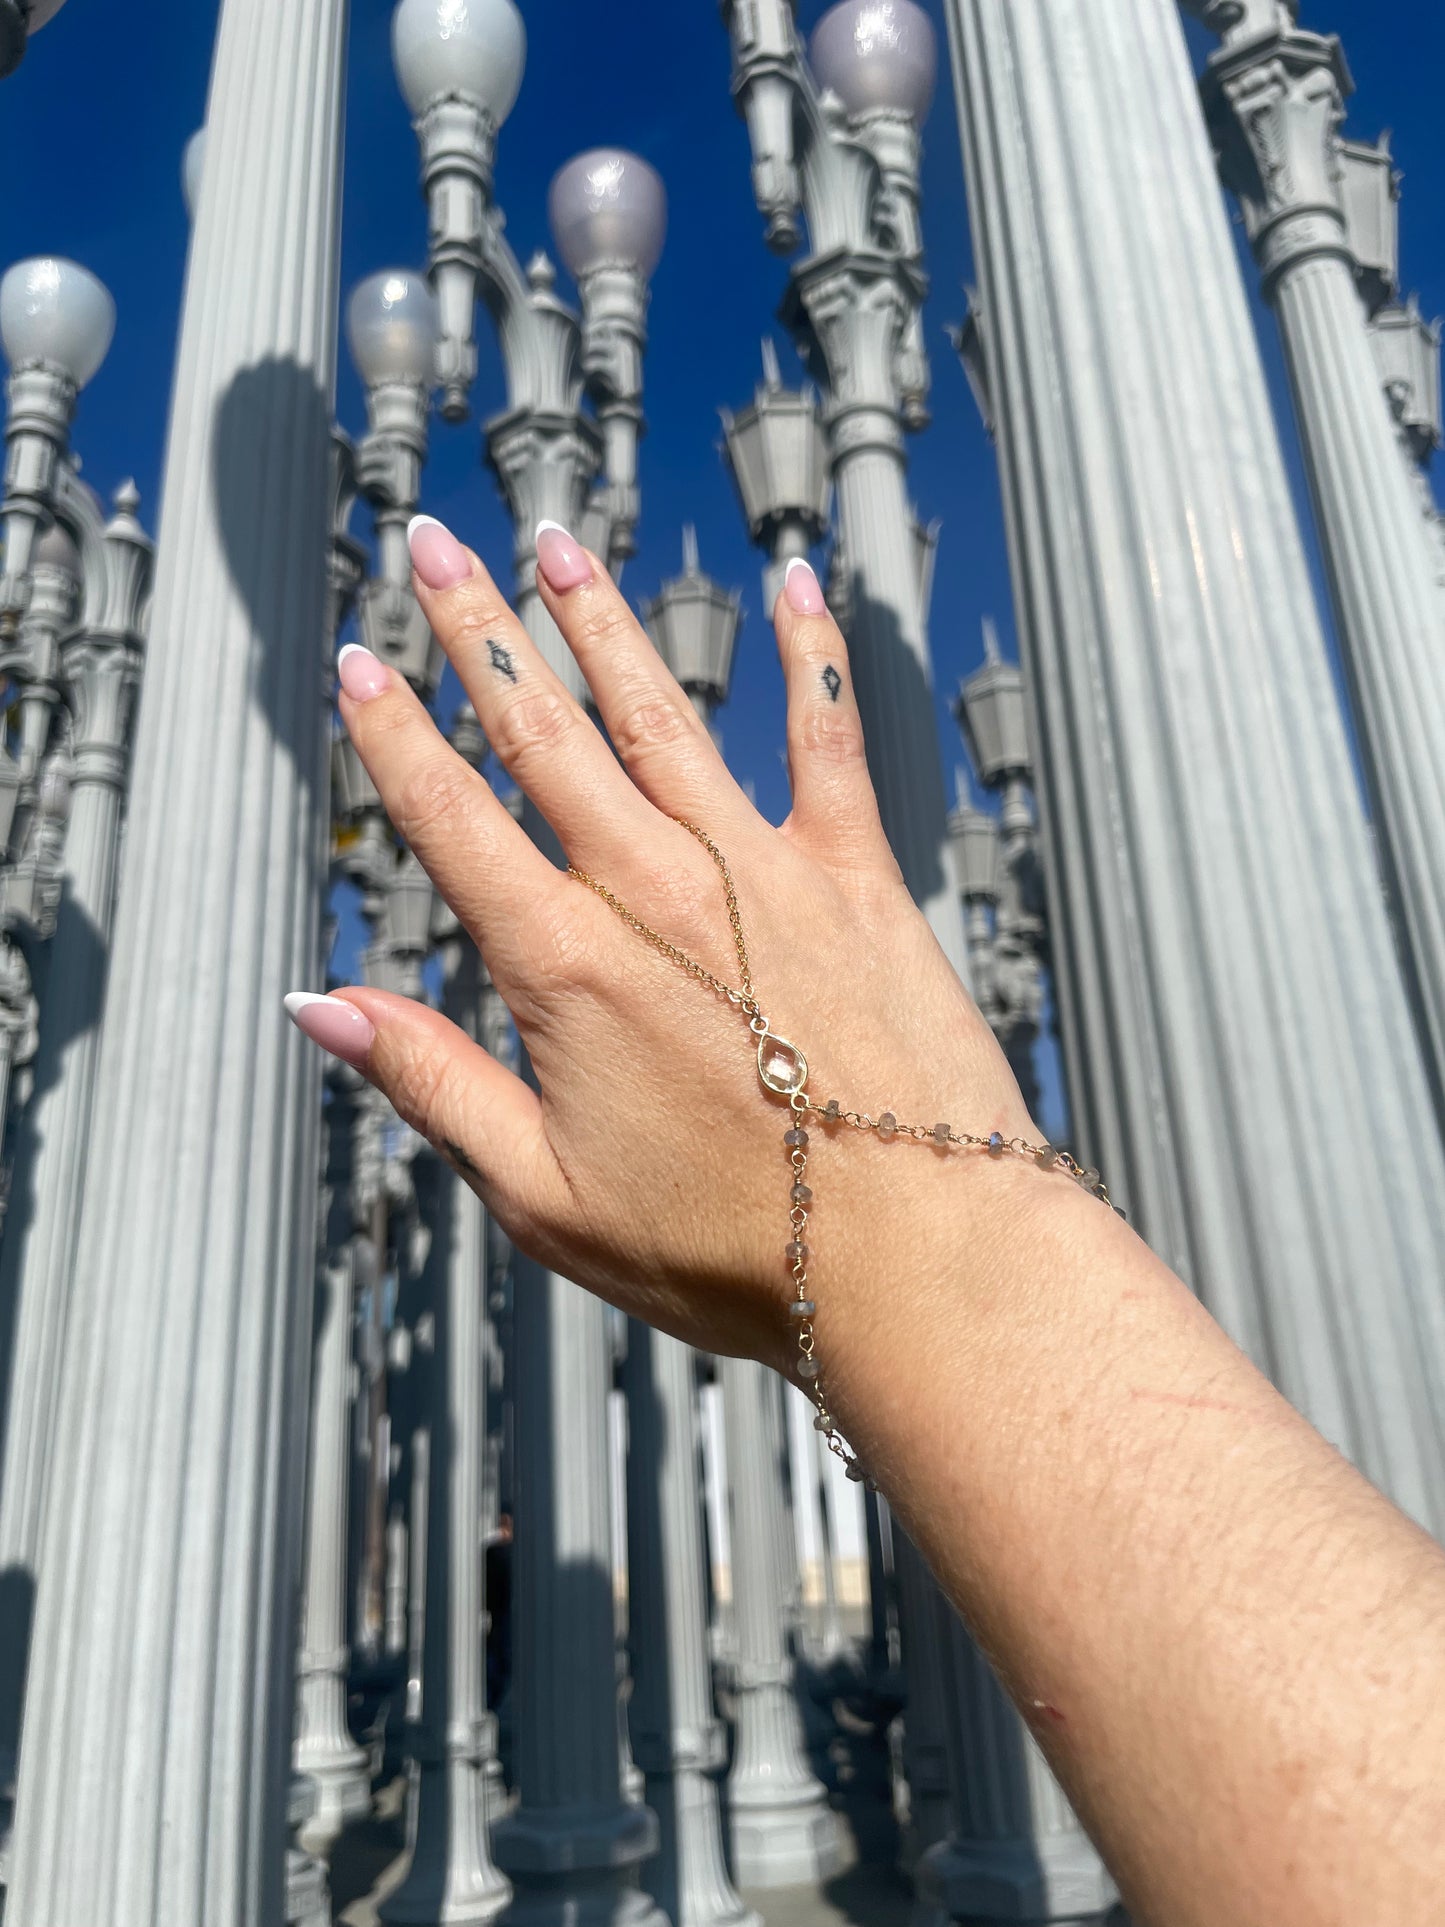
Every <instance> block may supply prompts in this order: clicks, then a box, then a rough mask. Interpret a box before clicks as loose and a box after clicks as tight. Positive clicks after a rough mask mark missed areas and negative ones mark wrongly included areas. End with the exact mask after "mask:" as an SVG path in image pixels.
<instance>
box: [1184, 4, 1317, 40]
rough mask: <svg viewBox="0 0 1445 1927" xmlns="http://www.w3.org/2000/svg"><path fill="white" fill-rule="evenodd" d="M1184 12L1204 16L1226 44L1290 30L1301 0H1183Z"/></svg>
mask: <svg viewBox="0 0 1445 1927" xmlns="http://www.w3.org/2000/svg"><path fill="white" fill-rule="evenodd" d="M1180 4H1181V6H1182V7H1183V9H1184V11H1185V13H1192V14H1193V15H1194V17H1195V19H1196V20H1202V21H1203V23H1204V25H1205V26H1206V27H1208V29H1209V30H1210V32H1211V33H1217V34H1218V35H1219V36H1220V37H1221V38H1222V40H1223V41H1224V44H1225V46H1226V47H1235V46H1240V45H1242V44H1243V43H1244V42H1245V41H1248V40H1260V39H1263V38H1265V37H1266V36H1268V35H1270V34H1275V33H1288V32H1289V31H1290V29H1291V28H1292V27H1293V26H1294V24H1295V21H1296V19H1297V18H1298V17H1299V0H1180Z"/></svg>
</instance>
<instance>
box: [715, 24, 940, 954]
mask: <svg viewBox="0 0 1445 1927" xmlns="http://www.w3.org/2000/svg"><path fill="white" fill-rule="evenodd" d="M723 16H724V20H725V22H726V25H727V29H728V32H729V35H730V37H731V41H732V49H733V96H734V99H735V100H736V102H737V104H738V107H739V109H740V111H741V112H742V114H743V115H744V117H745V118H746V120H747V124H748V133H749V136H750V140H751V144H752V151H753V191H754V195H755V197H756V199H757V202H758V206H759V209H760V211H761V213H762V214H763V216H764V218H765V220H766V222H767V236H768V242H769V245H770V246H772V247H773V248H775V249H777V250H778V251H779V252H782V253H791V252H792V251H793V250H794V248H796V247H797V246H798V244H799V242H800V240H801V237H802V233H803V228H804V225H805V224H806V230H807V245H808V253H807V254H806V256H805V257H804V258H803V259H801V260H800V261H799V262H798V263H797V265H796V266H795V267H794V269H793V273H792V278H791V284H790V287H789V290H788V294H787V297H786V300H785V303H784V307H783V317H784V320H785V322H786V323H787V325H788V327H789V328H790V329H791V331H792V333H793V336H794V339H795V341H796V342H797V345H798V349H799V352H800V354H801V355H802V357H803V360H804V363H805V365H806V366H807V368H808V369H809V372H810V373H812V374H814V375H815V376H816V377H817V378H818V379H819V383H820V386H821V387H823V389H824V391H825V398H824V416H823V421H824V426H825V429H826V432H827V437H828V446H829V454H830V458H831V463H832V471H833V473H832V481H833V486H834V489H835V490H836V494H837V514H838V524H839V528H838V534H839V541H838V543H837V544H836V546H835V551H834V557H835V563H836V564H837V565H838V566H837V568H836V569H835V572H834V579H833V580H832V581H830V584H829V595H828V599H829V603H830V605H831V606H833V607H834V608H835V609H837V610H838V611H839V612H841V613H843V614H844V615H846V618H847V626H848V631H849V643H850V646H851V649H852V663H853V681H854V688H855V691H856V694H857V699H858V707H859V710H860V712H861V714H862V718H863V727H864V732H865V734H866V735H867V737H868V739H869V743H870V745H873V746H874V747H873V749H872V752H871V755H870V766H871V768H872V770H873V774H874V778H875V782H876V785H877V789H878V801H879V809H880V812H881V815H882V818H883V827H884V830H885V832H886V834H887V836H888V840H889V842H890V843H891V844H892V846H893V850H894V853H895V855H896V856H897V858H898V861H899V865H900V867H901V869H902V871H903V875H904V878H905V880H906V882H907V884H908V887H909V890H910V892H911V894H912V895H913V898H914V900H915V902H917V903H918V904H919V906H920V907H921V908H922V910H923V911H924V914H925V915H926V916H927V917H928V920H929V922H930V924H931V925H932V926H933V929H934V933H935V935H936V936H937V937H938V940H939V942H940V943H941V944H942V946H943V949H944V952H945V954H946V955H947V956H948V957H949V959H950V961H951V962H952V963H953V965H954V967H955V968H956V969H957V970H959V971H960V972H965V971H966V970H967V943H966V940H965V934H964V929H963V919H962V910H961V906H960V901H959V896H958V890H957V883H956V879H955V878H954V876H953V873H952V872H953V857H952V850H951V846H950V844H949V838H948V827H947V819H948V794H947V790H946V787H945V783H944V774H943V767H942V762H941V759H940V757H939V755H938V752H937V725H936V716H935V709H934V702H933V695H932V688H931V685H932V677H933V666H932V661H931V657H930V652H929V645H928V622H927V608H926V600H925V597H926V591H927V586H928V576H929V573H930V560H931V554H930V548H929V544H928V541H927V540H926V539H924V540H922V541H921V540H920V526H921V525H920V519H919V517H918V514H917V512H916V510H915V508H914V506H913V503H912V502H911V500H910V499H909V492H908V475H907V459H906V456H905V454H904V431H905V430H916V429H919V428H921V427H922V426H923V425H924V424H925V423H926V422H927V420H928V387H929V368H928V356H927V354H926V352H925V350H924V345H923V322H922V311H923V300H924V296H925V294H926V292H927V279H926V276H925V273H924V267H923V240H922V232H921V227H920V223H919V215H918V203H919V179H920V170H921V165H922V147H921V142H920V137H919V129H920V124H921V121H922V118H923V116H924V115H925V114H926V113H927V111H928V108H929V105H930V103H931V101H932V98H933V87H934V80H935V75H936V68H937V50H936V44H935V38H934V33H933V28H932V26H931V24H930V22H929V20H928V17H927V15H926V14H925V13H924V11H923V9H922V8H921V7H919V6H918V5H916V4H915V0H841V4H840V5H837V6H834V7H832V8H830V9H829V11H828V12H827V13H826V14H825V15H824V17H823V19H822V20H821V21H820V22H819V24H818V27H817V30H816V32H815V33H814V35H813V41H812V59H811V62H810V60H809V58H808V56H807V54H806V53H805V51H804V48H803V44H802V41H801V40H800V38H799V35H798V30H797V26H796V24H795V20H794V11H793V6H792V4H791V0H724V4H723ZM739 452H743V453H745V452H746V451H739ZM735 473H738V470H737V469H736V468H735ZM739 481H740V485H741V482H742V475H741V474H739ZM745 499H746V498H745ZM752 523H753V517H752V516H751V514H750V524H752ZM755 539H756V538H755ZM905 658H906V659H911V661H910V667H909V673H908V674H907V675H903V674H900V660H901V659H905ZM915 670H916V674H915V673H914V671H915Z"/></svg>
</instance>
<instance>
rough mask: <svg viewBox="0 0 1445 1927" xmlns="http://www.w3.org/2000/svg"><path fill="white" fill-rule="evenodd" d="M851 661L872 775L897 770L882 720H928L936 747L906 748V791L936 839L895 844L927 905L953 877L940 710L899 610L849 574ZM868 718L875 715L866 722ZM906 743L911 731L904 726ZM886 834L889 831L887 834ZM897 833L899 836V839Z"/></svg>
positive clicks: (884, 787)
mask: <svg viewBox="0 0 1445 1927" xmlns="http://www.w3.org/2000/svg"><path fill="white" fill-rule="evenodd" d="M848 628H849V659H850V662H851V665H852V671H853V682H854V686H855V688H856V689H857V690H858V692H859V708H860V709H861V711H862V713H863V727H864V739H865V745H866V747H867V751H868V765H869V769H870V770H871V771H873V772H874V773H875V776H876V775H877V774H878V772H880V771H881V772H885V773H886V772H887V771H888V770H889V769H892V770H894V771H895V772H896V770H897V767H898V762H899V758H898V756H897V755H896V754H894V755H890V753H889V751H888V750H887V749H886V748H885V747H884V745H883V744H882V743H881V742H880V741H879V734H880V732H881V730H882V728H883V726H884V725H883V720H882V719H883V718H885V717H888V716H890V715H899V716H908V715H911V714H914V713H916V712H918V711H920V710H921V711H923V712H925V713H926V714H927V715H928V717H929V718H930V721H931V724H932V733H931V736H930V738H929V740H930V741H931V742H933V743H935V744H937V745H938V748H937V753H936V754H935V755H933V756H929V757H925V758H924V760H923V761H922V762H920V761H919V760H918V759H917V756H916V754H915V752H914V751H912V750H911V749H910V750H909V751H908V752H907V754H908V755H909V756H910V757H912V759H913V767H912V769H911V772H910V795H911V797H912V799H913V809H914V811H915V812H916V814H917V816H918V817H919V818H920V819H921V820H923V821H925V822H928V823H931V824H933V825H934V826H935V829H936V837H937V841H936V843H935V844H934V845H933V847H931V848H930V847H927V846H926V845H925V844H924V842H923V841H922V839H917V838H909V839H908V843H909V845H910V846H911V847H905V848H901V849H898V850H896V852H895V853H896V854H897V856H898V860H899V863H900V865H901V867H902V869H903V878H904V882H905V883H906V884H907V885H908V892H909V895H910V896H911V897H912V898H913V900H914V902H915V903H929V902H932V901H933V900H935V899H936V898H937V897H939V896H940V895H941V894H942V892H943V889H944V886H945V882H947V881H950V879H949V877H948V872H947V870H946V869H945V867H944V861H943V851H944V848H945V843H946V838H947V824H948V797H947V794H946V792H945V790H944V783H943V750H942V744H941V742H940V738H939V720H940V711H939V707H938V703H937V700H936V698H935V694H934V691H933V690H932V688H931V687H930V686H929V684H928V681H927V679H926V678H925V676H924V674H923V670H922V668H921V667H920V665H919V661H918V658H917V656H915V655H914V653H913V651H912V650H911V649H910V648H909V646H908V644H907V642H906V641H905V640H904V638H903V633H902V630H901V629H900V627H899V622H898V614H897V611H896V610H894V609H891V608H889V606H888V604H887V603H885V602H878V601H875V600H874V599H873V598H872V597H871V596H868V595H866V594H864V592H863V589H862V585H861V583H860V582H859V580H858V578H857V576H856V575H855V576H854V578H853V613H852V616H851V618H850V620H849V625H848ZM870 718H871V719H872V722H871V726H870ZM907 737H908V740H909V741H910V742H912V741H913V740H915V739H914V737H913V732H912V731H911V730H910V731H908V732H907ZM890 787H891V786H890V784H889V782H888V781H887V780H882V781H881V782H880V784H879V801H880V804H881V805H882V808H883V828H884V830H885V832H889V833H891V831H892V829H893V826H892V825H891V824H890V823H889V821H888V808H887V799H888V795H889V791H890ZM890 840H891V834H890ZM901 841H902V839H901V838H900V842H901Z"/></svg>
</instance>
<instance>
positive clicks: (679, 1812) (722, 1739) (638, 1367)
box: [624, 525, 762, 1927]
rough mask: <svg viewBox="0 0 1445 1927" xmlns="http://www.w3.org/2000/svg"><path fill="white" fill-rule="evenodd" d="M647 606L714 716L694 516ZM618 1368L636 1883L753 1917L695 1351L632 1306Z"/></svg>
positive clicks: (666, 648)
mask: <svg viewBox="0 0 1445 1927" xmlns="http://www.w3.org/2000/svg"><path fill="white" fill-rule="evenodd" d="M644 619H645V621H646V624H647V629H648V633H649V634H650V635H651V637H652V639H653V641H654V643H655V644H656V645H657V648H658V652H659V653H660V654H661V656H662V658H663V660H664V662H666V664H667V666H668V667H669V668H670V669H671V671H672V673H673V675H674V676H676V677H677V680H678V681H679V682H680V683H681V684H682V686H683V688H684V689H685V690H686V691H687V693H688V695H689V696H690V697H691V699H692V702H693V705H694V707H695V708H696V710H697V713H698V715H699V716H700V717H701V718H702V720H703V722H705V723H706V724H707V725H708V726H709V728H711V726H712V716H713V711H714V710H715V709H716V708H717V707H718V706H719V705H720V704H721V703H723V702H724V701H726V699H727V692H728V685H729V682H730V680H731V676H732V662H733V651H734V648H735V646H736V643H737V635H738V628H739V625H740V623H741V619H742V613H741V605H740V599H739V597H738V596H736V595H734V594H729V593H728V592H727V591H726V590H725V589H723V588H722V587H721V586H720V585H719V584H718V583H716V582H714V581H713V580H712V578H711V577H710V576H707V575H705V574H704V573H703V570H702V568H701V565H700V563H699V560H698V549H697V531H696V530H695V529H694V528H693V527H691V525H689V526H688V527H687V528H686V529H685V530H684V532H683V568H682V574H681V575H679V576H675V577H673V578H672V580H671V581H669V582H666V583H664V584H663V586H662V588H661V590H660V592H659V593H658V595H657V596H656V597H655V598H654V599H653V600H652V601H651V602H649V603H647V604H646V605H645V607H644ZM756 1369H758V1370H759V1371H761V1370H762V1367H761V1366H759V1367H757V1368H756ZM624 1374H625V1375H624V1385H625V1389H626V1392H627V1408H628V1455H627V1475H628V1499H627V1529H628V1618H629V1627H630V1633H631V1653H632V1680H633V1688H632V1704H631V1709H630V1711H631V1732H632V1750H633V1756H634V1758H635V1759H636V1761H637V1764H638V1766H639V1767H640V1768H641V1769H642V1771H643V1774H644V1776H645V1780H646V1798H647V1801H648V1804H649V1806H651V1807H652V1808H653V1809H654V1811H655V1812H656V1813H657V1816H658V1820H659V1823H660V1828H661V1845H660V1847H659V1850H658V1853H657V1855H656V1857H655V1858H654V1859H652V1860H650V1861H649V1862H648V1863H647V1865H646V1868H645V1870H644V1873H643V1883H644V1885H645V1886H646V1888H647V1891H648V1892H649V1893H650V1894H651V1895H652V1896H653V1898H654V1899H655V1900H656V1901H657V1903H658V1905H659V1906H660V1907H661V1909H662V1911H663V1912H664V1913H665V1914H666V1916H667V1918H668V1919H669V1920H670V1921H671V1922H672V1923H673V1927H721V1924H722V1923H729V1924H730V1927H759V1923H758V1917H757V1915H755V1914H753V1913H751V1912H750V1911H749V1909H748V1908H746V1907H745V1906H744V1904H743V1902H742V1900H741V1899H740V1898H739V1897H738V1894H737V1892H736V1890H735V1889H734V1887H733V1885H732V1882H731V1880H730V1879H729V1878H728V1870H727V1859H726V1856H725V1854H724V1851H723V1835H722V1816H721V1812H720V1806H719V1799H718V1786H717V1779H718V1776H719V1774H720V1773H721V1771H722V1769H723V1767H724V1765H725V1763H726V1758H727V1746H726V1736H725V1734H724V1731H723V1727H722V1724H721V1722H720V1721H719V1720H718V1718H717V1714H716V1711H715V1709H714V1705H713V1691H712V1666H711V1661H710V1658H709V1653H708V1606H707V1579H706V1573H705V1570H704V1563H703V1561H704V1550H703V1532H702V1518H703V1493H702V1477H701V1450H700V1444H701V1442H700V1436H699V1429H698V1428H699V1412H698V1398H697V1374H696V1357H695V1354H694V1353H693V1351H692V1350H691V1348H690V1347H689V1346H687V1345H683V1344H680V1343H679V1342H678V1341H677V1340H676V1339H674V1338H668V1337H666V1336H665V1335H664V1334H663V1333H661V1332H656V1331H652V1330H650V1329H649V1328H648V1327H647V1326H646V1325H643V1324H641V1323H639V1322H638V1321H637V1320H636V1319H634V1320H632V1321H631V1322H630V1324H629V1326H628V1337H627V1361H626V1365H625V1367H624ZM751 1523H752V1524H753V1525H754V1526H756V1525H757V1524H758V1522H757V1521H756V1520H754V1521H752V1522H751Z"/></svg>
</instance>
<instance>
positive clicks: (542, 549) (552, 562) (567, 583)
mask: <svg viewBox="0 0 1445 1927" xmlns="http://www.w3.org/2000/svg"><path fill="white" fill-rule="evenodd" d="M537 567H538V568H539V569H540V570H541V571H542V579H543V581H544V582H545V583H546V584H547V587H548V588H549V589H550V590H551V591H552V593H553V594H554V595H566V594H567V592H568V590H569V589H580V588H581V587H582V584H583V583H584V582H590V581H591V580H592V564H591V563H590V562H589V561H588V559H587V551H586V550H585V549H584V548H583V547H582V544H581V543H580V542H577V541H575V540H574V539H573V538H572V537H571V536H570V535H569V534H568V533H567V531H566V529H564V528H563V527H562V524H561V523H560V522H539V523H538V524H537Z"/></svg>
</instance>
